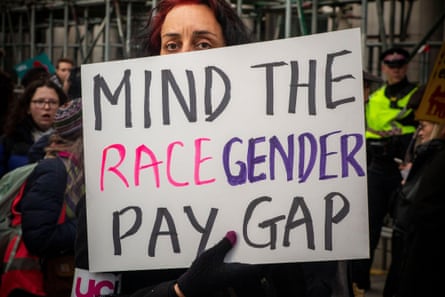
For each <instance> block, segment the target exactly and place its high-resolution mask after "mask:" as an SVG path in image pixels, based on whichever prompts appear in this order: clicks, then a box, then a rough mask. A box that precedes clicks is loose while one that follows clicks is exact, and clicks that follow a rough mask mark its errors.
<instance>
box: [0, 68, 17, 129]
mask: <svg viewBox="0 0 445 297" xmlns="http://www.w3.org/2000/svg"><path fill="white" fill-rule="evenodd" d="M0 94H1V95H0V134H1V133H3V124H4V123H5V119H6V116H7V114H8V113H9V110H10V107H11V105H12V103H13V100H14V81H13V80H12V78H11V76H10V75H9V74H8V73H7V72H4V71H2V70H0Z"/></svg>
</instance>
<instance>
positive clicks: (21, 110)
mask: <svg viewBox="0 0 445 297" xmlns="http://www.w3.org/2000/svg"><path fill="white" fill-rule="evenodd" d="M40 87H48V88H50V89H53V90H54V91H55V92H56V93H57V96H58V97H59V105H63V104H65V103H66V102H67V101H68V98H67V96H66V94H65V92H64V91H63V90H62V88H60V87H59V86H58V85H57V84H56V83H55V82H53V81H51V80H50V79H49V78H43V79H36V80H34V81H32V82H31V83H30V84H29V85H28V86H27V87H26V88H25V91H24V92H23V94H22V95H21V96H20V97H19V98H18V99H17V100H15V102H14V104H13V105H12V108H11V112H10V113H9V114H8V117H7V118H6V122H5V127H4V131H3V132H4V134H5V135H6V136H12V135H13V134H14V133H15V131H16V129H17V127H18V126H19V125H21V124H25V126H28V127H29V128H31V127H32V125H35V123H34V121H33V119H32V116H31V115H30V114H29V113H28V110H29V106H30V105H31V99H32V96H34V93H35V92H36V90H37V89H38V88H40Z"/></svg>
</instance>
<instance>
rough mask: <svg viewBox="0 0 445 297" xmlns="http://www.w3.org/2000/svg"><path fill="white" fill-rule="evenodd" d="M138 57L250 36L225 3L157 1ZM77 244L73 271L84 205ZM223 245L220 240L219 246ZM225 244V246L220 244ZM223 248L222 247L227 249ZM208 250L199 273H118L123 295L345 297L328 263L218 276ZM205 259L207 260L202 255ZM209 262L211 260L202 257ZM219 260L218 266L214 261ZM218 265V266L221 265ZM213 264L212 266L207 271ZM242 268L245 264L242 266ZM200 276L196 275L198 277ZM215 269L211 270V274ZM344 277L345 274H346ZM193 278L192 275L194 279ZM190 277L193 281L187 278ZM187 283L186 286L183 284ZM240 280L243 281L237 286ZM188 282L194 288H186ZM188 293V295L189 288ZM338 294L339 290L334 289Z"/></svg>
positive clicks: (80, 261) (83, 255)
mask: <svg viewBox="0 0 445 297" xmlns="http://www.w3.org/2000/svg"><path fill="white" fill-rule="evenodd" d="M140 38H141V39H140V41H141V43H142V50H143V51H142V55H144V56H147V55H148V56H155V55H168V54H175V53H183V52H189V51H197V50H208V49H213V48H220V47H224V46H231V45H238V44H245V43H249V42H251V41H252V39H251V34H250V32H249V31H248V29H247V28H246V26H245V25H244V24H243V22H242V20H241V19H240V18H239V17H238V16H237V14H236V12H235V11H234V10H233V9H232V7H231V6H230V4H229V3H228V2H226V1H224V0H188V1H183V0H162V1H160V2H159V3H158V5H157V6H156V7H155V8H154V9H153V10H152V11H151V13H150V15H149V19H148V22H147V25H146V27H145V30H144V32H143V34H142V35H140ZM77 214H78V222H79V225H78V240H76V267H79V268H83V269H88V266H89V265H88V256H87V252H88V251H87V240H86V224H87V222H86V216H85V202H84V201H83V200H81V202H80V203H79V205H78V209H77ZM223 241H224V240H223ZM225 241H226V240H225ZM227 244H228V243H227V241H226V243H223V245H227ZM218 246H219V245H217V247H216V248H213V249H210V251H213V252H210V255H214V253H220V254H219V256H218V255H215V257H216V258H215V261H216V263H211V262H209V266H206V267H201V266H200V265H198V267H199V268H197V264H195V263H202V262H205V263H207V261H204V260H202V259H201V257H198V259H197V260H196V261H195V263H194V264H192V266H191V267H190V268H189V269H168V270H141V271H124V272H122V287H121V288H122V291H121V293H122V295H132V294H133V295H132V296H133V297H136V296H138V297H139V296H233V294H236V296H240V297H241V296H258V297H261V296H308V297H309V296H318V297H322V296H333V295H334V294H335V290H346V291H347V293H343V294H342V293H338V292H337V294H338V295H336V296H350V292H349V290H348V289H347V288H346V289H345V287H344V286H335V282H336V281H337V280H338V279H340V278H337V275H336V273H337V271H338V270H337V269H338V265H337V263H336V262H335V261H332V262H331V263H327V262H323V263H305V264H304V265H301V264H300V263H287V264H271V265H249V266H241V267H243V268H242V277H234V276H235V275H237V274H238V273H240V272H239V271H238V270H237V269H234V270H232V269H229V268H227V267H231V268H235V267H237V266H236V265H237V264H233V266H232V264H230V265H227V266H226V265H224V267H226V268H227V269H225V270H224V273H223V274H215V273H213V272H214V271H216V272H218V271H220V265H219V264H218V261H221V260H222V259H223V258H224V255H225V252H227V250H226V251H225V252H224V253H222V252H221V251H223V250H225V249H222V250H220V252H217V251H215V250H214V249H216V250H219V248H218ZM204 255H206V254H204ZM204 255H203V257H205V258H210V256H204ZM218 259H220V260H218ZM220 263H221V262H220ZM210 264H215V265H210ZM242 265H245V264H242ZM201 269H202V273H199V271H201ZM213 269H215V270H213ZM345 273H346V272H345ZM195 274H196V275H195ZM191 276H193V277H191ZM184 280H187V281H184ZM239 280H242V281H241V282H240V281H239ZM188 281H193V285H190V284H188ZM189 286H190V287H193V289H188V288H190V287H189ZM339 288H340V289H339Z"/></svg>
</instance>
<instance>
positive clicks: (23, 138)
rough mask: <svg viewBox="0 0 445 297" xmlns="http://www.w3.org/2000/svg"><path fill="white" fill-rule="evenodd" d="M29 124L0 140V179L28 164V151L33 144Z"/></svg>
mask: <svg viewBox="0 0 445 297" xmlns="http://www.w3.org/2000/svg"><path fill="white" fill-rule="evenodd" d="M29 125H30V124H24V125H20V126H18V127H17V129H16V132H15V133H14V134H13V135H12V136H10V137H6V136H4V135H3V136H2V137H1V139H0V177H2V176H3V175H5V174H6V173H8V172H9V171H11V170H13V169H15V168H17V167H20V166H23V165H26V164H28V163H29V159H28V150H29V149H30V148H31V146H32V145H33V144H34V138H33V136H32V133H31V128H30V126H29Z"/></svg>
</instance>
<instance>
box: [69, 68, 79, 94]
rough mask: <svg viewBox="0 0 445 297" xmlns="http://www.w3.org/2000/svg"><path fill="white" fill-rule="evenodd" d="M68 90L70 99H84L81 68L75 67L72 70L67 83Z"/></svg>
mask: <svg viewBox="0 0 445 297" xmlns="http://www.w3.org/2000/svg"><path fill="white" fill-rule="evenodd" d="M66 90H67V91H66V93H67V95H68V98H69V99H77V98H80V97H82V89H81V73H80V67H74V68H72V69H71V71H70V75H69V77H68V80H67V83H66Z"/></svg>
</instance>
